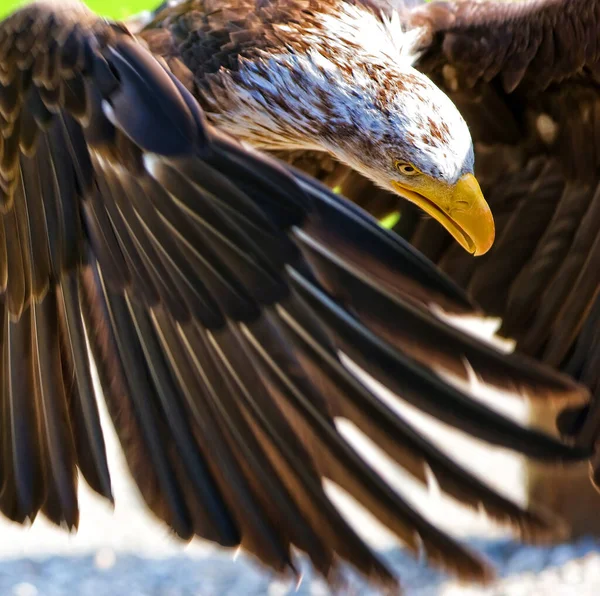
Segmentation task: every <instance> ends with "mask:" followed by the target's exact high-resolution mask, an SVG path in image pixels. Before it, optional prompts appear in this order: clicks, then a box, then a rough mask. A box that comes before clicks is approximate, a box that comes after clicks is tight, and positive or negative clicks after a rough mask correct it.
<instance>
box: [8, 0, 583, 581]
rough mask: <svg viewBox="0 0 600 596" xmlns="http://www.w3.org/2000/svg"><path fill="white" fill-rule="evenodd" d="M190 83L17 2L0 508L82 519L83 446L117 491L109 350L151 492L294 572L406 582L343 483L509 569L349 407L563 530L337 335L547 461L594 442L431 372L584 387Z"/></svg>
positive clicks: (420, 391) (466, 498)
mask: <svg viewBox="0 0 600 596" xmlns="http://www.w3.org/2000/svg"><path fill="white" fill-rule="evenodd" d="M169 66H170V67H171V69H170V68H169ZM174 73H175V74H176V76H175V74H174ZM190 81H191V75H190V72H189V71H188V70H187V69H186V68H185V67H184V65H183V63H182V62H180V61H177V60H175V61H171V62H168V61H167V62H165V60H163V59H162V58H161V57H155V56H153V55H152V53H151V52H149V51H148V49H147V48H146V47H145V46H144V44H143V43H139V42H138V41H137V40H136V39H135V38H134V37H133V36H132V35H131V34H130V33H129V32H128V31H127V29H126V28H125V27H124V26H123V25H120V24H117V23H111V22H107V21H105V20H102V19H99V18H97V17H96V16H95V15H93V14H92V13H90V12H89V11H88V10H87V9H85V8H84V7H83V6H82V5H80V4H79V3H76V2H75V3H73V2H68V3H66V2H63V1H61V2H60V3H59V4H56V5H53V4H51V3H48V2H41V3H37V4H33V5H31V6H29V7H25V8H23V9H22V10H20V11H18V12H16V13H15V14H14V15H13V16H11V17H8V18H7V19H6V20H4V21H2V22H1V23H0V129H1V131H2V135H1V136H0V195H1V202H2V213H1V215H0V223H1V225H0V230H2V235H1V239H2V242H1V244H0V268H1V269H0V272H1V276H0V279H1V280H2V300H1V302H0V304H1V309H0V314H1V329H2V335H1V350H0V355H1V357H0V366H1V369H2V373H3V374H2V385H1V386H0V389H1V393H0V404H1V409H0V412H1V418H0V424H1V426H2V442H1V444H0V461H1V462H2V465H1V466H0V477H1V479H2V492H1V493H0V509H1V511H2V512H3V513H4V514H5V515H6V516H7V517H9V518H10V519H12V520H15V521H18V522H23V521H25V520H26V519H33V518H34V517H35V516H36V515H37V514H38V513H39V512H40V511H41V512H42V513H43V514H44V515H46V516H47V517H48V518H49V519H51V520H52V521H53V522H55V523H57V524H64V525H66V526H67V527H69V528H76V527H77V523H78V506H77V497H76V488H77V487H76V478H77V475H76V467H77V468H79V470H80V471H81V472H82V474H83V476H84V477H85V479H86V481H87V482H88V483H89V484H90V486H91V487H92V488H93V489H94V490H96V491H97V492H98V493H100V494H101V495H103V496H104V497H106V498H107V499H112V492H111V481H110V475H109V470H108V466H107V461H106V454H105V448H104V440H103V435H102V428H101V426H100V422H99V416H98V409H97V403H96V397H97V396H96V395H95V393H94V389H93V385H92V379H91V359H93V360H94V361H95V364H96V365H97V368H98V372H99V377H100V381H101V384H102V388H103V393H104V399H105V400H106V404H107V406H108V410H109V413H110V415H111V417H112V420H113V423H114V425H115V428H116V431H117V434H118V437H119V440H120V443H121V446H122V448H123V451H124V454H125V457H126V460H127V462H128V465H129V469H130V471H131V473H132V475H133V477H134V479H135V481H136V483H137V485H138V487H139V489H140V491H141V494H142V496H143V498H144V500H145V502H146V503H147V505H148V507H149V508H150V509H151V510H152V511H153V512H154V514H155V515H156V516H158V517H159V518H160V519H162V520H163V521H164V522H165V523H166V524H168V525H169V526H170V527H171V528H172V529H173V531H174V532H175V533H176V534H177V535H178V536H180V537H181V538H182V539H185V540H189V539H191V538H192V537H194V536H199V537H203V538H205V539H208V540H212V541H214V542H216V543H218V544H220V545H223V546H227V547H233V546H237V545H242V546H243V547H244V548H245V549H246V550H247V551H248V552H250V553H252V554H253V555H254V556H255V557H257V558H258V559H259V560H260V561H262V562H263V563H264V564H266V565H268V566H270V567H271V568H272V569H274V570H275V571H277V572H279V573H288V572H291V573H295V572H296V567H295V564H294V559H293V551H292V550H291V547H292V546H294V547H297V548H299V549H300V550H302V551H304V552H305V553H307V555H308V557H309V558H310V560H311V561H312V563H313V565H314V566H315V568H316V569H317V570H318V571H319V572H320V573H321V574H323V576H325V577H326V578H327V579H328V580H329V581H331V582H332V583H335V582H337V581H338V579H339V572H340V568H339V564H340V562H347V563H350V564H352V565H353V566H355V567H356V568H357V569H358V570H359V571H361V572H362V573H363V574H365V575H366V576H367V577H368V578H369V579H370V580H371V581H373V582H374V583H377V584H380V585H383V586H385V587H387V588H388V589H390V591H397V589H398V588H397V583H396V579H395V578H394V575H393V572H392V571H391V570H390V569H388V567H387V566H386V565H385V564H384V563H383V562H382V561H380V560H379V558H378V557H377V556H376V555H375V554H374V553H373V552H372V551H371V550H370V549H369V548H368V547H367V546H366V544H365V543H363V541H362V540H361V539H360V538H359V537H358V535H357V534H356V533H355V532H354V530H353V529H352V528H351V527H350V525H348V523H347V522H346V521H345V520H344V519H343V518H342V517H341V515H340V514H339V513H338V512H337V510H336V509H335V507H334V506H333V504H332V503H331V502H330V501H329V499H328V498H327V495H326V494H325V492H324V490H323V487H322V480H323V479H324V478H329V479H331V480H333V481H334V482H336V483H337V484H339V485H340V486H342V487H343V488H344V489H346V490H347V491H348V492H349V493H350V494H351V495H352V496H354V497H355V498H356V499H357V500H358V501H360V502H361V503H363V504H364V505H365V506H366V507H367V508H368V509H369V510H370V511H371V512H372V513H373V515H375V517H377V518H378V519H379V520H380V521H382V522H383V523H384V524H385V525H386V526H387V527H389V528H390V529H391V530H392V531H393V532H394V533H395V534H396V535H397V536H398V537H399V538H401V539H402V541H403V542H404V544H406V546H407V547H408V548H409V549H410V550H411V551H413V552H414V553H420V552H424V553H425V555H426V557H427V560H428V561H429V562H430V563H432V564H436V565H439V566H441V567H443V568H445V569H447V570H449V571H451V572H453V573H456V574H457V575H459V576H460V577H462V578H464V579H471V580H478V581H483V580H486V579H487V578H489V575H490V570H489V568H488V567H487V565H486V563H485V562H484V561H482V560H480V559H479V558H478V557H477V555H476V554H475V553H472V552H469V551H468V550H466V549H465V548H464V547H463V546H461V545H460V544H459V543H457V542H456V541H454V540H453V539H452V538H451V537H449V536H447V535H445V534H444V533H443V532H441V531H439V530H438V529H437V528H435V526H433V525H432V524H430V523H429V522H428V521H427V520H426V519H424V518H423V517H422V516H421V515H419V514H418V513H416V512H415V511H414V510H412V509H411V508H410V507H409V506H408V505H407V504H406V503H405V502H404V500H403V499H402V498H401V496H400V495H398V494H396V493H395V492H394V491H392V489H391V488H390V487H389V486H388V485H387V484H386V483H385V482H384V480H383V479H382V478H381V477H380V476H379V475H377V474H376V473H375V472H374V471H373V470H372V469H371V468H370V467H369V466H368V465H367V464H366V463H365V462H364V461H363V460H362V459H361V458H360V456H359V455H358V454H357V453H355V451H354V450H353V449H352V447H351V446H350V445H349V444H348V443H347V442H346V441H345V439H344V438H343V436H342V435H341V434H340V433H338V431H337V429H336V426H335V422H334V417H338V416H339V417H344V418H347V419H349V420H350V421H352V422H353V423H354V424H355V425H356V426H357V427H358V428H359V429H361V430H362V431H363V432H364V433H365V434H366V435H368V436H369V437H370V438H371V439H372V440H373V441H374V442H375V443H377V444H378V445H380V446H381V447H382V448H383V449H385V450H386V451H387V452H388V453H389V454H390V456H391V457H393V458H394V459H395V460H396V461H397V462H398V463H399V464H400V465H402V466H405V467H406V469H407V470H408V471H409V472H411V473H412V474H413V475H414V476H415V477H417V478H418V479H419V480H421V481H423V482H424V481H425V476H426V474H425V473H426V469H427V467H429V468H430V469H431V470H433V472H434V474H435V475H436V477H437V479H438V482H439V484H440V486H441V488H442V489H443V490H444V491H446V492H447V493H449V494H451V495H453V496H455V497H457V498H458V499H460V500H461V501H462V502H464V503H465V504H467V505H468V506H471V507H473V508H479V507H483V508H484V509H485V510H486V511H487V512H488V513H489V514H490V515H491V516H492V517H493V518H494V519H496V520H498V521H500V522H506V523H508V524H509V525H511V526H513V527H514V528H515V529H516V531H517V533H518V535H520V536H521V537H522V538H524V539H528V540H532V541H539V540H543V539H544V537H546V536H547V535H548V534H550V533H552V532H555V531H556V530H557V527H556V525H555V523H554V522H555V520H552V519H550V518H549V517H547V516H546V515H545V514H544V513H543V512H540V511H536V510H535V509H532V510H524V509H522V508H520V507H519V506H518V505H516V504H514V503H512V502H511V501H509V500H508V499H506V498H504V497H502V496H500V495H498V494H496V493H495V492H494V491H492V490H491V489H490V488H489V487H488V486H487V485H486V484H485V483H484V482H483V481H481V480H479V479H477V478H475V477H474V476H472V475H471V474H470V473H468V472H467V471H465V470H463V469H462V468H461V467H460V466H458V465H457V464H456V463H454V461H453V460H452V459H451V458H450V457H449V456H448V455H446V454H445V453H443V451H441V450H439V449H438V448H437V447H435V446H434V445H433V444H431V443H430V442H429V441H427V440H426V438H424V437H422V436H420V435H419V434H418V433H417V432H416V431H415V430H414V429H413V428H412V427H411V426H410V425H409V424H408V423H407V422H406V421H404V420H403V419H402V418H401V417H400V416H398V415H397V414H395V413H394V412H392V410H391V409H389V408H388V407H387V406H386V405H384V404H383V403H382V402H381V401H379V399H378V398H377V397H376V396H375V395H373V394H372V393H371V392H370V391H369V390H368V389H367V388H366V386H365V385H363V384H362V383H361V381H360V379H359V378H358V377H357V376H355V375H354V374H352V373H351V372H350V371H349V370H348V369H347V368H346V367H345V366H343V364H342V362H341V360H340V358H339V351H340V350H342V351H343V352H345V353H346V354H347V355H348V356H349V357H350V358H351V359H352V360H354V361H355V362H356V363H357V364H358V365H359V366H360V367H362V368H363V369H364V370H366V371H367V372H368V373H370V374H371V375H372V376H373V377H374V378H375V379H376V380H378V381H379V382H380V383H382V384H384V385H385V386H386V387H388V388H389V389H390V390H392V391H393V392H395V393H397V394H399V396H400V397H402V398H404V399H406V400H407V401H409V402H411V403H413V404H414V405H416V406H417V407H419V408H421V409H423V410H425V411H427V412H429V413H431V414H433V415H434V416H436V417H437V418H439V419H441V420H444V421H446V422H447V423H449V424H451V425H453V426H455V427H457V428H459V429H462V430H464V431H467V432H468V433H470V434H471V435H473V436H475V437H478V438H481V439H484V440H487V441H488V442H490V443H492V444H495V445H499V446H502V447H506V448H510V449H514V450H516V451H518V452H520V453H523V454H525V455H528V456H531V457H535V458H539V459H542V460H548V461H564V462H568V461H573V460H579V459H581V458H583V457H587V456H589V451H588V450H585V449H579V448H574V447H570V446H567V445H564V444H562V443H560V442H558V441H557V440H556V439H553V438H551V437H549V436H547V435H545V434H543V433H540V432H537V431H535V430H533V429H526V428H522V427H520V426H518V425H516V424H515V423H513V422H511V421H509V420H508V419H506V418H504V417H502V416H501V415H499V414H497V413H496V412H495V411H494V410H491V409H488V408H486V407H484V406H482V405H481V404H480V402H478V401H477V400H474V399H472V398H471V397H470V396H468V395H466V394H464V393H462V392H461V391H459V390H457V389H456V388H454V387H453V386H452V385H450V384H449V383H448V382H446V381H444V380H443V379H442V377H440V376H438V375H437V374H436V372H435V371H434V370H433V369H434V368H435V367H441V368H444V369H447V370H453V371H455V372H459V373H462V374H465V370H464V364H463V362H464V359H465V358H466V359H467V360H468V361H470V362H471V364H472V366H473V368H474V369H475V370H476V372H477V373H478V374H479V375H480V376H481V377H482V378H484V379H485V380H486V381H488V382H489V383H491V384H492V385H497V386H506V385H510V386H511V387H512V388H513V389H514V390H515V392H517V393H520V394H525V395H529V396H531V397H533V398H536V399H539V400H559V401H561V402H563V403H567V404H574V403H579V402H581V401H582V400H585V398H586V391H585V389H583V388H582V387H580V386H579V385H577V384H575V383H573V382H572V381H571V380H570V379H568V378H567V377H565V376H562V375H559V374H557V373H554V372H553V371H551V370H549V369H547V368H544V367H542V366H539V365H537V364H535V363H534V362H533V361H529V360H528V359H526V358H523V357H521V356H514V355H508V356H507V355H503V354H500V353H498V352H497V351H495V350H493V349H491V348H488V347H486V346H484V345H482V344H481V343H479V342H478V341H476V340H474V339H472V338H470V337H468V336H466V335H464V334H462V333H460V332H458V331H456V330H454V329H452V328H450V327H448V326H447V325H445V324H443V323H441V322H440V321H439V320H438V319H437V318H436V317H435V316H433V315H432V313H431V312H430V311H429V309H428V308H427V305H428V304H431V303H434V304H441V305H443V306H444V307H445V308H446V309H448V310H451V311H454V312H471V311H472V310H473V306H472V304H471V302H470V301H469V300H468V299H467V298H466V297H465V295H464V294H463V293H462V292H461V291H460V290H458V288H457V287H456V286H455V285H454V284H452V283H451V282H450V281H449V280H448V279H447V278H446V277H445V276H443V275H441V274H440V273H439V272H438V271H437V270H436V269H435V268H434V267H433V266H432V265H431V264H430V263H429V262H427V261H426V260H425V259H423V258H422V257H421V256H420V255H419V254H418V253H417V252H416V251H414V250H413V249H411V248H410V247H409V246H408V245H407V244H406V243H405V242H404V241H401V240H399V239H397V238H395V237H394V236H393V235H391V234H389V233H386V232H385V231H383V230H381V229H380V228H379V227H378V226H377V225H376V222H375V221H374V220H372V219H371V218H369V217H368V216H367V215H366V214H364V212H362V211H361V210H359V209H356V208H355V207H354V206H352V205H351V204H350V203H348V202H347V201H345V200H344V199H342V198H340V197H336V196H335V195H333V194H331V193H329V192H328V191H327V190H326V189H325V188H324V187H322V186H321V185H319V184H318V183H316V182H315V181H314V180H312V179H310V178H308V177H305V176H304V175H302V174H300V173H299V172H297V171H295V170H292V169H289V168H287V167H284V166H282V165H281V164H279V163H278V162H276V161H274V160H272V159H270V158H267V157H265V156H263V155H261V154H259V153H257V152H254V151H250V150H249V149H247V148H244V147H242V146H240V145H238V144H237V143H236V142H235V141H233V140H232V139H230V138H228V137H225V136H224V135H223V134H222V133H220V132H218V131H217V130H216V129H214V128H213V127H212V126H210V125H208V124H207V123H206V121H205V119H204V115H203V112H202V110H201V108H200V106H199V105H198V103H197V101H196V99H195V98H194V96H193V95H192V94H191V93H190V92H189V91H188V88H189V85H190ZM87 342H89V347H90V350H89V352H88V350H87V349H86V343H87Z"/></svg>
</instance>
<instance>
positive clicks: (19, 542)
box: [0, 0, 600, 596]
mask: <svg viewBox="0 0 600 596" xmlns="http://www.w3.org/2000/svg"><path fill="white" fill-rule="evenodd" d="M59 1H60V0H57V2H59ZM20 4H22V2H20V1H15V0H0V17H2V16H4V15H5V14H7V13H8V12H10V11H11V10H12V9H14V8H15V7H17V6H19V5H20ZM87 4H88V5H89V6H90V7H91V8H92V9H94V10H95V11H97V12H98V13H100V14H102V15H105V16H110V17H113V18H124V17H126V16H128V15H130V14H134V13H136V12H138V11H141V10H144V9H151V8H153V7H155V6H156V5H157V4H158V2H148V0H127V1H126V2H120V1H119V0H88V2H87ZM396 219H397V218H396ZM385 223H386V224H387V225H389V226H391V225H393V224H394V223H395V219H394V218H392V219H391V220H388V221H387V222H385ZM492 330H493V329H492V326H491V325H488V326H479V327H478V328H477V331H478V332H480V333H482V334H483V335H486V336H489V335H490V334H491V331H492ZM478 392H479V393H480V394H483V395H484V398H485V399H486V401H489V402H492V403H494V404H495V405H496V406H497V407H498V408H499V409H502V411H504V412H505V413H506V414H508V415H511V416H513V417H515V418H517V419H519V420H521V421H523V422H524V421H525V420H526V418H527V407H526V405H525V404H524V403H522V402H519V401H517V400H508V399H506V398H505V397H503V396H500V395H498V394H495V393H492V392H491V391H489V390H486V389H483V388H481V387H479V388H478ZM382 398H384V399H391V400H392V401H393V404H394V405H396V406H398V407H401V406H399V405H398V404H397V402H396V400H394V399H393V397H391V396H386V395H382ZM402 410H403V412H404V413H405V414H406V415H408V416H410V417H412V419H413V420H414V421H415V422H417V423H418V424H419V425H420V426H421V427H422V428H424V429H425V430H427V431H428V433H431V434H432V436H434V437H435V440H436V441H437V442H439V443H441V444H443V445H444V448H445V449H447V450H449V451H450V452H451V453H452V455H453V456H454V457H455V458H456V459H457V460H459V461H460V462H462V463H463V464H465V465H467V466H468V467H471V468H472V469H473V470H474V471H475V472H476V473H478V474H479V475H480V476H482V477H483V478H485V479H486V481H488V482H489V483H490V484H492V485H493V486H494V487H495V488H497V489H498V490H500V491H501V492H503V493H504V494H506V495H509V496H512V497H513V498H516V499H519V500H521V501H522V500H523V499H524V496H525V495H524V484H523V465H522V462H521V461H520V459H519V458H517V457H514V456H512V455H511V454H508V453H506V452H503V451H500V450H493V449H489V448H486V447H484V446H482V445H480V444H476V443H474V442H473V441H471V440H468V439H466V438H465V437H463V436H461V435H458V434H457V433H454V432H452V431H450V430H449V429H448V428H445V427H443V426H442V425H440V424H436V423H433V422H431V421H429V420H428V419H427V418H426V417H424V416H422V415H418V414H417V413H416V412H414V411H412V410H411V409H409V408H408V407H406V408H405V407H402ZM104 422H105V427H106V428H107V433H108V441H107V448H108V450H109V459H110V463H111V472H112V477H113V483H114V494H115V498H116V507H115V509H114V510H112V509H111V507H110V506H109V505H108V504H107V503H105V502H104V501H102V500H101V499H100V498H98V497H97V496H95V495H94V494H92V493H91V491H90V490H89V489H88V488H87V486H85V485H84V483H83V481H82V482H81V484H82V486H81V525H80V528H79V532H78V533H77V535H69V534H67V533H66V532H65V531H64V530H61V529H58V528H56V527H54V526H51V525H50V524H49V523H48V522H46V521H45V520H44V519H42V518H40V519H38V520H36V521H35V523H34V524H33V527H32V528H26V529H23V528H22V527H20V526H17V525H15V524H11V523H9V522H6V521H0V595H2V596H4V595H10V594H14V595H18V596H37V595H44V596H45V595H63V594H73V595H79V594H90V595H94V596H104V595H107V596H108V595H116V596H125V595H130V594H131V595H134V594H135V595H139V596H155V595H156V596H183V595H190V596H191V595H202V596H204V595H207V596H208V595H232V596H233V595H235V596H238V595H239V596H242V595H244V596H245V595H253V594H256V595H257V596H258V595H262V594H268V595H269V596H276V595H283V594H287V593H291V594H293V593H295V591H296V589H297V592H296V593H298V594H307V595H308V594H310V595H315V596H316V595H321V594H327V590H326V587H325V585H324V584H323V583H322V582H320V580H318V579H315V578H312V577H311V575H310V572H309V571H308V570H307V573H306V575H305V578H304V581H303V583H302V584H301V585H300V587H299V588H296V586H295V585H292V584H289V583H285V582H280V581H275V580H274V579H273V578H271V577H270V576H269V574H268V573H266V572H265V571H264V570H262V569H261V568H259V567H258V566H255V565H254V564H253V563H252V562H250V561H249V560H248V559H246V558H245V557H244V556H243V555H240V556H239V557H237V558H236V557H235V554H236V553H233V552H224V551H221V550H218V549H215V548H212V547H211V546H210V545H208V544H207V543H204V542H201V541H194V542H193V543H192V544H190V545H184V544H182V543H181V542H178V541H176V540H175V539H173V538H171V537H170V536H169V533H168V531H167V530H166V528H164V527H163V526H162V525H161V524H159V523H157V522H156V521H155V520H154V519H153V518H152V517H151V516H150V515H149V514H148V513H147V512H146V510H145V507H144V505H143V503H142V502H141V500H140V498H139V496H138V494H137V490H136V489H135V487H134V486H133V485H132V483H131V481H130V480H129V477H128V474H127V472H126V468H125V465H124V462H123V460H122V457H121V454H120V451H119V448H118V445H117V443H116V440H115V436H114V433H113V432H112V428H111V425H110V422H109V421H108V419H107V417H106V414H105V415H104ZM343 430H344V432H347V433H348V434H349V436H351V437H352V438H353V440H354V441H355V444H357V445H358V446H360V448H361V450H362V452H363V453H364V455H365V457H367V458H368V459H369V460H370V461H372V462H373V463H374V465H376V466H377V468H378V469H379V470H380V471H381V472H382V473H383V474H384V475H385V476H386V478H387V479H388V480H389V481H390V482H391V484H392V485H393V486H395V487H396V488H397V490H399V491H401V492H402V493H403V494H405V495H406V496H407V498H408V499H409V500H410V501H411V502H412V503H413V504H414V505H415V507H416V508H418V509H419V510H421V511H422V512H424V513H425V514H426V515H427V517H428V518H429V519H431V520H432V521H434V522H435V523H437V524H439V525H440V526H442V527H443V528H445V529H447V530H449V531H450V532H452V533H453V534H454V535H455V536H457V537H462V538H464V539H465V540H468V541H469V542H470V543H471V544H472V545H473V546H474V547H475V548H477V549H478V550H481V551H482V552H483V553H484V555H486V556H487V557H488V558H490V560H491V562H492V563H493V564H494V565H495V566H496V567H497V569H498V570H499V578H498V580H497V581H496V582H495V583H494V584H493V585H492V586H489V587H488V588H467V587H465V586H461V585H458V584H457V583H456V582H454V581H453V580H452V579H449V578H448V577H446V576H444V575H443V574H440V573H436V572H434V571H432V570H430V569H427V567H426V566H425V565H424V564H419V565H417V564H415V563H414V562H413V559H412V558H411V557H410V556H409V555H407V554H406V553H404V552H403V551H402V549H401V547H399V545H398V544H397V543H396V542H395V541H394V540H393V538H391V537H390V536H389V535H388V534H387V533H386V532H385V531H384V530H383V529H382V528H381V527H379V525H378V524H377V523H376V522H375V521H374V520H372V519H371V518H370V517H369V516H368V515H367V514H366V513H365V512H363V511H360V510H358V509H357V508H356V506H354V505H353V504H352V503H350V502H349V501H348V500H347V499H345V498H344V495H341V494H340V493H339V492H335V490H334V489H332V494H333V496H334V497H335V498H336V499H338V501H339V502H340V503H341V504H342V506H343V508H344V511H345V512H347V513H348V514H349V515H351V519H352V520H353V522H354V523H355V525H356V527H357V529H358V531H359V532H360V533H361V534H362V535H363V536H365V537H366V538H367V540H369V542H371V544H373V545H374V546H375V547H376V548H377V549H378V550H380V551H381V552H382V553H384V556H385V557H386V558H388V560H389V561H390V563H391V564H392V565H393V566H395V568H396V569H397V571H398V573H399V575H400V577H401V580H402V582H403V586H404V588H405V593H406V594H407V595H408V596H438V595H439V596H456V595H465V596H468V595H472V596H475V595H481V596H483V595H492V594H493V595H497V596H500V595H506V596H518V595H520V594H523V595H524V596H525V595H526V596H533V595H546V594H552V595H556V596H563V595H564V596H585V595H590V596H591V595H592V594H600V556H598V554H596V544H595V543H594V541H593V540H591V539H590V540H585V539H584V540H579V541H578V542H577V543H574V544H565V545H558V546H554V547H548V548H534V547H528V546H521V545H518V544H516V543H515V542H513V541H512V540H511V539H510V537H509V535H508V533H507V532H506V531H503V530H500V529H499V528H497V527H492V526H491V525H490V524H489V523H487V521H486V520H485V519H483V517H482V516H480V515H476V514H474V513H472V512H469V511H467V510H465V509H464V508H462V507H460V506H458V505H457V504H455V503H454V502H452V501H450V500H449V499H446V498H445V497H441V496H440V495H439V494H437V493H436V491H435V490H434V489H431V490H429V491H427V490H425V489H424V488H423V487H420V486H417V485H415V484H414V483H413V482H412V481H411V479H410V478H408V477H406V476H405V475H404V474H403V473H402V472H401V471H400V470H398V469H397V468H396V467H395V466H394V465H393V464H392V463H391V462H390V461H389V460H387V459H386V457H385V455H384V454H382V453H381V452H378V451H377V450H376V449H375V448H374V447H373V446H372V445H371V444H370V443H369V442H368V441H367V440H366V439H364V438H362V437H361V436H359V435H358V434H357V433H356V432H354V430H353V429H352V428H351V427H349V426H348V425H346V426H343ZM599 513H600V512H599ZM234 559H235V561H234ZM357 581H358V580H357ZM354 593H357V594H367V593H369V592H368V590H367V589H366V587H365V586H364V585H361V584H360V583H356V584H354Z"/></svg>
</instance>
